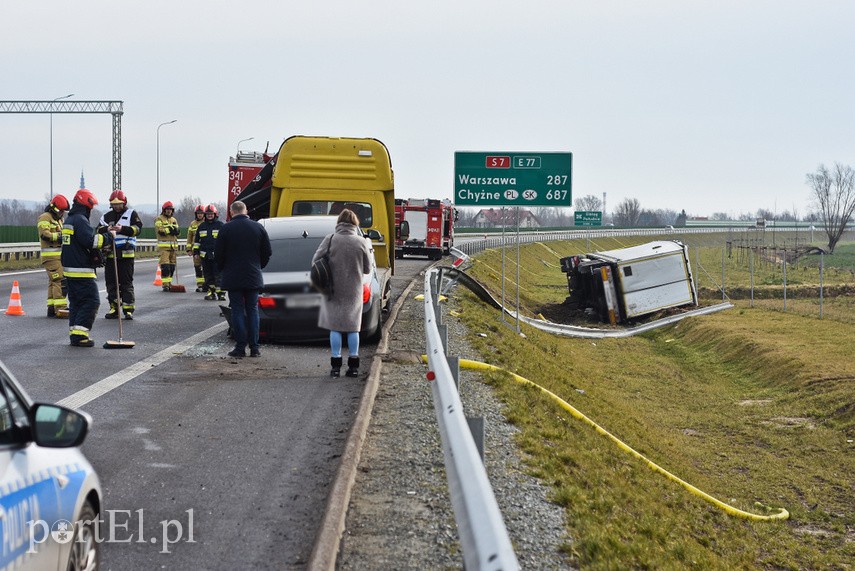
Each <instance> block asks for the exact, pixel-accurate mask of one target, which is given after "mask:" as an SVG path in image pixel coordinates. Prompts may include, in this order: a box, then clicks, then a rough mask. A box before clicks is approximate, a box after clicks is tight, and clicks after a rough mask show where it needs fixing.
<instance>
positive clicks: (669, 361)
mask: <svg viewBox="0 0 855 571" xmlns="http://www.w3.org/2000/svg"><path fill="white" fill-rule="evenodd" d="M583 242H584V241H583ZM545 246H546V247H547V248H549V249H551V250H553V251H556V250H563V249H564V248H565V246H566V244H552V243H550V244H546V245H545ZM576 246H578V244H577V245H576ZM613 247H620V246H618V245H614V246H612V245H607V246H605V247H602V246H599V247H597V248H590V249H588V250H578V248H577V250H576V253H578V252H579V251H590V250H592V249H599V250H603V249H609V248H613ZM570 248H571V249H572V245H571V246H570ZM543 252H546V250H545V249H544V246H539V245H532V246H529V247H526V248H524V249H523V251H522V253H521V260H522V268H523V269H521V275H522V279H521V281H522V282H523V288H524V290H523V291H524V293H523V292H521V301H522V305H523V306H524V307H526V308H527V309H529V310H536V309H538V307H539V304H540V305H542V304H546V303H549V302H550V301H549V300H552V301H554V300H555V298H556V297H557V296H560V297H559V299H563V297H564V295H566V281H565V280H564V276H563V274H561V272H560V271H558V270H557V269H555V268H552V267H549V264H553V265H557V261H555V260H556V258H554V257H553V258H552V259H551V260H549V259H548V257H547V256H544V255H543ZM569 253H570V252H568V253H561V254H560V255H569ZM493 255H495V252H487V253H486V255H485V256H484V261H483V262H482V261H480V260H478V261H476V263H475V267H474V268H473V270H472V273H474V274H476V275H477V277H478V279H481V280H482V281H486V282H488V283H489V285H490V286H491V289H492V290H493V291H498V290H499V289H500V285H499V284H498V282H497V281H496V279H495V278H494V277H492V275H493V274H494V273H495V272H494V270H495V268H493V269H490V267H491V266H493V262H494V260H492V259H491V256H493ZM720 255H721V254H720V252H719V263H720ZM514 261H515V254H514ZM507 262H508V261H507V260H506V263H507ZM541 268H543V269H542V271H541ZM513 272H514V275H515V268H513ZM506 274H507V272H506ZM555 274H557V278H556V276H555ZM559 285H560V287H561V288H565V289H563V290H560V293H559V288H558V286H559ZM508 287H509V289H512V290H513V291H512V296H513V297H515V295H516V291H515V286H508ZM506 295H508V296H509V297H511V293H510V292H509V291H506ZM452 303H454V304H459V305H460V309H461V310H462V313H463V319H464V320H465V322H466V324H467V326H468V328H469V331H470V332H471V339H470V342H471V343H472V345H473V347H474V348H475V349H476V350H477V351H478V353H479V354H480V356H481V360H483V361H486V362H489V363H491V364H494V365H498V366H502V367H505V368H507V369H509V370H512V371H514V372H516V373H518V374H519V375H522V376H524V377H526V378H528V379H530V380H531V381H533V382H535V383H538V384H539V385H541V386H543V387H545V388H547V389H549V390H550V391H552V392H554V393H556V394H558V395H559V396H560V397H562V398H563V399H565V400H566V401H568V402H569V403H570V404H571V405H573V406H574V407H576V408H577V409H579V410H580V411H581V412H583V413H584V414H586V415H587V416H589V417H590V418H591V419H593V420H594V421H595V422H597V423H599V424H600V425H601V426H602V427H604V428H605V429H606V430H609V431H610V432H611V433H612V434H614V435H615V436H617V437H618V438H620V439H622V440H623V441H624V442H625V443H627V444H628V445H629V446H631V447H633V448H635V449H636V450H638V451H639V452H641V453H642V454H645V455H646V456H647V457H648V458H649V459H650V460H652V461H653V462H656V463H657V464H659V465H661V466H662V467H663V468H665V469H667V470H669V471H671V472H672V473H674V474H675V475H677V476H679V477H681V478H683V479H684V480H686V481H688V482H689V483H691V484H693V485H695V486H697V487H698V488H700V489H701V490H703V491H705V492H707V493H709V494H711V495H713V496H715V497H717V498H718V499H720V500H722V501H725V502H727V503H730V504H732V505H733V506H734V507H736V508H739V509H742V510H745V511H749V512H753V513H758V514H763V513H766V512H764V511H763V509H762V508H761V507H758V506H755V505H754V504H755V502H760V503H762V504H766V505H769V506H779V507H784V508H786V509H787V510H789V512H790V514H791V518H790V519H789V520H787V521H770V522H755V521H749V520H745V519H741V518H737V517H733V516H730V515H727V514H726V513H725V512H723V511H721V510H720V509H718V508H716V507H714V506H712V505H711V504H709V503H707V502H705V501H704V500H702V499H700V498H698V497H697V496H695V495H692V494H690V493H689V492H688V491H686V490H685V489H684V488H682V487H681V486H679V485H677V484H675V483H674V482H671V481H669V480H667V479H665V478H664V477H663V476H661V475H659V474H657V473H655V472H653V471H652V470H650V469H649V468H647V467H646V466H645V465H644V464H643V463H641V462H640V461H638V460H636V459H634V458H632V457H631V456H629V455H628V454H626V453H625V452H622V451H620V450H619V449H618V448H617V447H616V446H615V445H614V444H612V443H611V442H610V441H609V440H607V439H606V438H604V437H603V436H601V435H599V434H597V433H596V432H595V431H594V430H593V429H592V428H591V427H589V426H588V425H586V424H583V423H581V422H579V421H577V420H575V419H573V418H572V417H571V416H570V415H569V414H568V413H566V412H565V411H563V410H562V409H560V408H559V407H558V406H557V405H556V404H555V403H554V402H553V401H551V400H550V399H548V398H547V397H546V396H545V395H544V394H543V393H541V392H540V391H538V390H537V389H535V388H532V387H526V386H524V385H520V384H519V383H516V382H515V381H513V380H511V379H510V378H508V377H507V376H505V375H501V374H489V375H485V378H486V379H487V380H488V382H490V383H492V384H493V385H494V386H495V387H496V390H497V394H498V395H499V397H500V398H501V399H502V400H503V401H504V402H505V404H506V406H507V408H506V415H507V417H508V419H509V420H510V422H512V423H514V424H515V425H517V426H518V427H519V428H520V429H521V431H520V433H519V436H518V442H519V445H520V447H521V449H522V451H523V453H524V454H525V457H526V462H527V464H528V466H529V467H530V469H531V472H532V473H533V474H535V475H536V476H538V477H540V478H541V479H542V480H543V481H544V482H546V483H547V484H548V485H550V486H551V487H552V490H553V495H552V497H553V499H554V500H555V501H556V502H558V503H559V504H560V505H562V506H563V507H564V508H565V509H566V513H567V531H568V534H569V536H570V538H571V539H570V540H569V541H568V542H567V544H566V549H567V551H568V552H569V553H570V554H571V556H572V557H573V559H574V561H575V562H576V563H577V564H578V565H580V566H581V567H583V568H601V569H622V568H651V569H660V568H696V569H709V568H718V569H732V568H758V567H759V568H781V569H817V568H830V569H849V568H852V562H853V561H855V444H853V440H855V382H853V381H855V356H853V350H852V347H853V346H855V326H853V325H852V324H851V323H845V322H840V321H836V320H833V319H824V320H819V319H816V318H810V317H802V316H799V315H795V314H793V313H783V312H780V311H774V312H771V311H768V310H765V309H762V308H753V309H749V308H736V309H732V310H728V311H725V312H721V313H717V314H714V315H709V316H705V317H698V318H692V319H689V320H684V321H682V322H680V323H678V324H676V325H674V326H670V327H668V328H666V329H660V330H657V331H655V332H653V333H649V334H646V335H643V336H637V337H633V338H629V339H603V340H597V341H595V342H592V341H591V340H574V339H563V338H557V337H553V336H551V335H548V334H545V333H542V332H540V331H537V330H535V329H532V328H528V327H526V326H525V325H523V327H524V332H525V334H526V336H527V337H526V338H520V337H519V336H517V335H516V334H515V332H514V330H513V328H512V327H506V326H504V325H503V324H502V321H501V317H500V316H499V314H498V313H497V312H493V311H492V310H489V311H485V310H484V306H483V305H482V304H480V302H478V301H477V299H476V298H475V297H474V296H472V295H470V294H468V293H462V294H461V295H458V296H455V297H454V298H453V300H452ZM509 305H513V304H512V303H511V304H509ZM478 333H486V334H487V337H486V338H482V337H480V336H478V335H477V334H478ZM476 358H477V357H476Z"/></svg>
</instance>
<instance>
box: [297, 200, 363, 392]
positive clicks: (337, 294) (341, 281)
mask: <svg viewBox="0 0 855 571" xmlns="http://www.w3.org/2000/svg"><path fill="white" fill-rule="evenodd" d="M327 248H329V252H330V268H331V271H332V282H333V292H332V294H331V295H330V296H324V297H323V298H322V300H321V312H320V315H319V316H318V327H322V328H324V329H329V331H330V351H331V353H332V355H331V358H330V366H331V369H330V376H331V377H338V376H340V374H341V364H342V359H341V346H342V337H343V336H344V335H347V348H348V351H349V355H348V358H347V371H346V372H345V375H347V376H348V377H355V376H357V375H358V374H359V329H360V327H361V325H362V277H363V275H365V274H367V273H368V272H370V271H371V257H370V256H371V249H370V247H369V245H368V241H367V240H366V239H365V238H364V237H363V236H362V231H361V230H360V229H359V218H357V216H356V214H355V213H354V212H353V211H352V210H347V209H345V210H342V211H341V214H339V216H338V221H337V223H336V226H335V233H333V234H330V235H329V236H327V237H325V238H324V239H323V240H322V241H321V245H320V246H318V250H317V251H316V252H315V255H314V256H313V257H312V263H313V264H314V263H315V261H316V260H318V259H320V258H321V257H323V255H324V254H325V253H326V252H327Z"/></svg>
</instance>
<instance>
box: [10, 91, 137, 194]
mask: <svg viewBox="0 0 855 571" xmlns="http://www.w3.org/2000/svg"><path fill="white" fill-rule="evenodd" d="M123 103H124V102H123V101H0V113H42V114H52V113H109V114H111V115H112V116H113V188H122V114H123V113H124V111H123V110H122V104H123Z"/></svg>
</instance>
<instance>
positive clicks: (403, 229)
mask: <svg viewBox="0 0 855 571" xmlns="http://www.w3.org/2000/svg"><path fill="white" fill-rule="evenodd" d="M398 239H399V240H403V241H404V242H406V241H407V240H409V239H410V223H409V222H407V221H406V220H401V226H400V227H399V228H398Z"/></svg>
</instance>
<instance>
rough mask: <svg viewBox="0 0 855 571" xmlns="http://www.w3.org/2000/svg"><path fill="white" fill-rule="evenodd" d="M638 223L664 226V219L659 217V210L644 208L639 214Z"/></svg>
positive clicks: (640, 224) (650, 226)
mask: <svg viewBox="0 0 855 571" xmlns="http://www.w3.org/2000/svg"><path fill="white" fill-rule="evenodd" d="M638 225H639V226H647V227H649V228H655V227H657V226H662V219H661V218H660V217H659V211H658V210H642V211H641V214H639V216H638Z"/></svg>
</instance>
